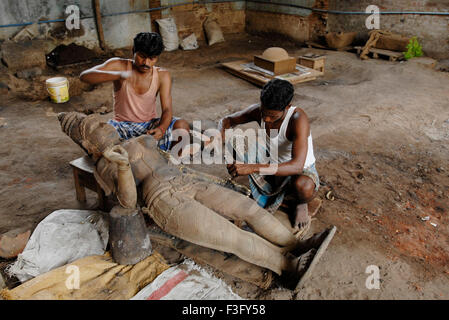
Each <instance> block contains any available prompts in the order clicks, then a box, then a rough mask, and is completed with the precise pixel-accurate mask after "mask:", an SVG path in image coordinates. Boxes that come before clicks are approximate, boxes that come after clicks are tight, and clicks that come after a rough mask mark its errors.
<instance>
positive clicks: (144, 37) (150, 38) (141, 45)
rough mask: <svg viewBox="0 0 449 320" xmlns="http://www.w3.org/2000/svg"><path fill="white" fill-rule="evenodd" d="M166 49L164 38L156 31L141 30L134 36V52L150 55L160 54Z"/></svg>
mask: <svg viewBox="0 0 449 320" xmlns="http://www.w3.org/2000/svg"><path fill="white" fill-rule="evenodd" d="M163 50H164V45H163V43H162V38H161V36H160V35H159V34H158V33H155V32H141V33H139V34H138V35H137V36H136V37H135V38H134V49H133V51H134V53H137V52H141V53H144V54H145V55H147V56H148V57H156V56H159V55H160V54H161V53H162V51H163Z"/></svg>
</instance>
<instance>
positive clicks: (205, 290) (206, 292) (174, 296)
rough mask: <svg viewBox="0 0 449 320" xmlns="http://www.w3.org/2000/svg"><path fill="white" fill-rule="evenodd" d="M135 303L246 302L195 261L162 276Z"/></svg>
mask: <svg viewBox="0 0 449 320" xmlns="http://www.w3.org/2000/svg"><path fill="white" fill-rule="evenodd" d="M131 300H243V299H242V298H241V297H240V296H238V295H237V294H235V293H233V292H232V290H231V288H230V287H229V286H228V285H227V284H226V283H224V282H223V281H222V280H221V279H218V278H216V277H214V276H213V275H211V274H209V273H208V272H207V271H206V270H204V269H202V268H201V267H199V266H198V265H196V264H195V263H194V262H193V261H192V260H186V261H185V262H184V263H182V264H180V265H177V266H175V267H172V268H170V269H167V270H165V271H164V272H162V273H161V274H160V275H159V276H158V277H157V278H156V279H155V280H154V281H153V282H152V283H150V284H149V285H147V286H146V287H145V288H143V289H142V290H141V291H140V292H139V293H138V294H136V295H135V296H134V297H133V298H131Z"/></svg>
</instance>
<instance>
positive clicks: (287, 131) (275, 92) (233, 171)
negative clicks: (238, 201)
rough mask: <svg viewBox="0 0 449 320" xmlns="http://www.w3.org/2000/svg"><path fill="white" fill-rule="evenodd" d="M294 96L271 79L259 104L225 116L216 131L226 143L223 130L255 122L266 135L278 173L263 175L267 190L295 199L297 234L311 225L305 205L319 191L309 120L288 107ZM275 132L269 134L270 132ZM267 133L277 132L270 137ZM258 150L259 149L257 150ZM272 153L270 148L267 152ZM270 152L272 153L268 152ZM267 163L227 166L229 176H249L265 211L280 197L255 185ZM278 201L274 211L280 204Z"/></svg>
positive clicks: (290, 89)
mask: <svg viewBox="0 0 449 320" xmlns="http://www.w3.org/2000/svg"><path fill="white" fill-rule="evenodd" d="M293 96H294V88H293V85H292V84H291V83H290V82H288V81H285V80H280V79H274V80H271V81H270V82H268V83H267V84H266V85H265V86H264V87H263V89H262V92H261V95H260V103H259V104H254V105H251V106H250V107H248V108H246V109H245V110H243V111H239V112H236V113H234V114H231V115H228V116H226V117H225V118H223V119H221V120H220V123H219V126H218V129H219V130H220V131H221V134H222V138H223V141H225V130H226V129H230V128H233V127H235V126H237V125H240V124H244V123H249V122H252V121H257V122H258V123H259V125H260V126H261V128H262V129H264V130H263V131H264V133H265V134H266V135H267V136H266V137H265V138H266V139H267V144H268V143H269V142H270V140H271V147H270V148H277V157H274V158H276V159H277V161H276V162H277V164H278V167H277V171H276V173H275V174H274V175H273V176H263V178H262V179H264V180H263V181H264V183H265V184H268V185H270V188H271V189H270V190H273V189H276V188H277V190H279V186H280V188H282V189H283V190H280V191H281V192H283V193H290V194H293V195H294V198H295V205H296V209H295V214H294V217H292V220H293V221H294V225H293V227H294V228H295V229H296V230H295V231H296V232H300V231H303V230H304V229H305V228H306V227H307V226H308V225H309V224H310V220H311V219H310V217H309V214H308V208H307V203H308V202H310V201H312V200H313V199H314V197H315V196H316V194H317V191H318V188H319V177H318V173H317V171H316V168H315V157H314V154H313V143H312V135H311V131H310V125H309V120H308V118H307V115H306V114H305V112H304V111H303V110H302V109H300V108H297V107H294V106H292V105H291V103H292V100H293ZM273 129H274V130H276V131H270V130H273ZM270 132H272V133H277V134H275V135H274V136H270ZM258 148H259V147H258ZM270 150H271V149H270ZM270 153H271V152H270ZM268 166H269V164H261V163H252V164H251V163H246V162H245V163H244V164H230V165H228V172H229V173H230V175H231V176H232V177H237V176H245V175H249V176H250V186H251V192H252V196H253V198H254V199H255V200H256V201H257V202H258V204H259V205H260V206H262V207H265V208H267V207H268V205H269V204H270V196H271V198H277V199H279V194H278V193H276V192H274V193H266V192H265V193H264V190H261V189H263V187H264V185H261V184H260V183H257V182H258V181H257V180H258V179H257V178H255V177H261V176H260V175H259V174H260V173H261V169H262V173H263V168H267V167H268ZM283 198H284V197H283V195H282V197H281V200H280V201H278V202H280V203H278V205H277V207H276V209H277V208H278V207H279V206H280V204H281V203H282V201H283Z"/></svg>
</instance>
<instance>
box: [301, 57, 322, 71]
mask: <svg viewBox="0 0 449 320" xmlns="http://www.w3.org/2000/svg"><path fill="white" fill-rule="evenodd" d="M325 61H326V57H325V56H318V57H307V56H300V57H299V58H298V63H299V64H300V65H302V66H305V67H308V68H311V69H314V70H317V71H319V72H323V73H324V65H325Z"/></svg>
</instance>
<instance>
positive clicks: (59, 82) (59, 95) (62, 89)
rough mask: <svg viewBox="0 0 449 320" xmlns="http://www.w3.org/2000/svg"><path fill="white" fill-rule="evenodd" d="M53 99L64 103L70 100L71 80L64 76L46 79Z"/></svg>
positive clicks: (55, 101)
mask: <svg viewBox="0 0 449 320" xmlns="http://www.w3.org/2000/svg"><path fill="white" fill-rule="evenodd" d="M45 83H46V85H47V91H48V94H49V95H50V99H51V101H53V102H54V103H64V102H67V101H69V81H68V80H67V78H64V77H57V78H51V79H48V80H47V81H45Z"/></svg>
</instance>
